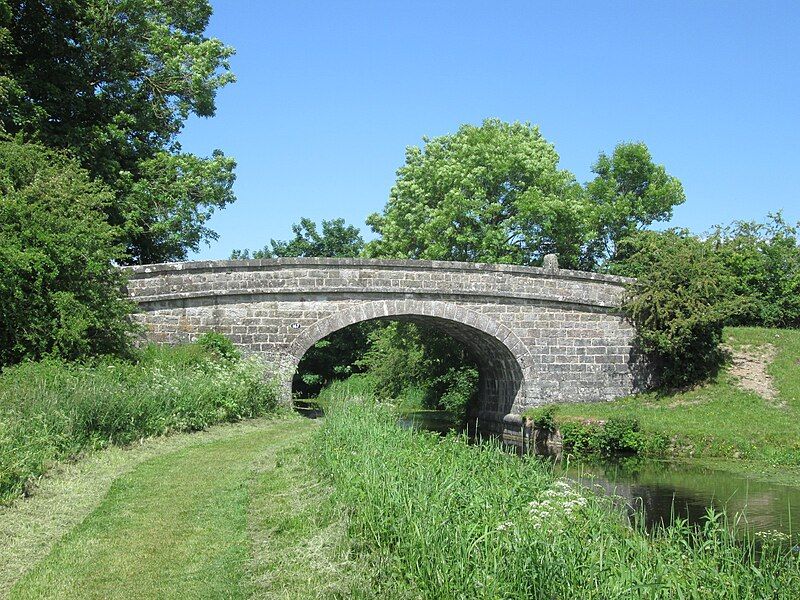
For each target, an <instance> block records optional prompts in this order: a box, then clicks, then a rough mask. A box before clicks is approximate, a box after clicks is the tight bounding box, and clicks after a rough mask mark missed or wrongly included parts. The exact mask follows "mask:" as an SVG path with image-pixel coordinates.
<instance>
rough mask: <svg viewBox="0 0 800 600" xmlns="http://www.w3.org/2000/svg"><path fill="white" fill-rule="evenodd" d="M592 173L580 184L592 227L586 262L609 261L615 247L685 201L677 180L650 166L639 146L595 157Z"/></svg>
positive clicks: (645, 151) (621, 147) (647, 155)
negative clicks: (584, 186)
mask: <svg viewBox="0 0 800 600" xmlns="http://www.w3.org/2000/svg"><path fill="white" fill-rule="evenodd" d="M592 171H593V172H594V173H595V174H596V175H597V176H596V177H595V179H594V180H593V181H591V182H589V183H588V184H587V185H586V191H587V193H588V196H589V200H590V201H591V204H592V206H593V211H592V212H593V214H594V219H595V223H596V229H595V232H594V237H593V239H592V240H591V242H590V243H589V247H588V250H587V252H588V254H589V257H588V262H589V263H594V264H598V263H600V262H603V261H604V260H608V259H613V258H614V254H615V252H616V247H617V244H618V243H619V242H620V240H622V239H623V238H625V237H628V236H630V235H631V234H632V233H634V232H636V231H638V230H641V229H642V228H644V227H647V226H648V225H650V224H652V223H653V222H655V221H665V220H668V219H670V218H671V217H672V209H673V207H675V206H676V205H678V204H682V203H683V202H684V201H685V200H686V196H685V195H684V193H683V186H682V185H681V182H680V181H678V180H677V179H676V178H675V177H672V176H671V175H669V174H668V173H667V171H666V169H665V168H664V167H663V166H662V165H656V164H655V163H653V160H652V157H651V156H650V151H649V150H648V149H647V146H646V145H644V144H643V143H641V142H634V143H627V144H619V145H618V146H617V147H616V148H615V149H614V152H613V154H612V155H611V156H608V155H606V154H604V153H601V154H600V156H599V158H598V159H597V162H596V163H595V164H594V166H593V167H592Z"/></svg>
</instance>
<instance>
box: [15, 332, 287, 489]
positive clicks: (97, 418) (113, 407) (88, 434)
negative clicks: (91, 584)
mask: <svg viewBox="0 0 800 600" xmlns="http://www.w3.org/2000/svg"><path fill="white" fill-rule="evenodd" d="M276 399H277V390H276V387H275V385H274V384H273V383H272V382H271V381H270V380H268V378H267V367H266V365H265V364H263V363H261V362H260V361H258V360H256V359H246V360H230V359H226V358H223V357H220V356H218V355H217V354H216V353H215V352H213V351H212V350H209V349H206V348H203V347H201V346H199V345H189V346H185V347H180V348H166V347H155V346H152V347H148V348H146V349H144V350H142V351H141V352H140V355H139V357H138V360H137V361H136V362H133V363H130V362H121V361H108V362H101V363H98V364H93V365H79V364H67V363H63V362H58V361H43V362H38V363H25V364H21V365H18V366H16V367H13V368H8V369H5V370H4V371H3V372H2V374H0V503H3V502H8V501H11V500H13V499H14V498H17V497H19V496H20V495H21V494H23V493H24V492H25V490H26V486H27V485H29V483H30V482H31V481H32V480H35V478H37V477H39V476H40V475H41V474H42V473H44V472H45V471H46V469H47V468H48V466H50V465H51V464H53V462H54V461H57V460H62V459H65V458H69V457H71V456H75V455H78V454H80V453H81V452H84V451H87V450H93V449H97V448H102V447H106V446H108V445H111V444H128V443H130V442H132V441H134V440H138V439H140V438H143V437H149V436H157V435H163V434H166V433H170V432H175V431H197V430H200V429H203V428H205V427H207V426H209V425H211V424H213V423H219V422H225V421H236V420H239V419H243V418H250V417H256V416H259V415H264V414H267V413H269V412H272V411H273V410H274V409H275V407H276Z"/></svg>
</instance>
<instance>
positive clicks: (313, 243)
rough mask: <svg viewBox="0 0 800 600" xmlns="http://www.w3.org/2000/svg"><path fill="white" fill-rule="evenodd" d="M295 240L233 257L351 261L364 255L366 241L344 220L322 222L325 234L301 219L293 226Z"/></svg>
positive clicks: (239, 253)
mask: <svg viewBox="0 0 800 600" xmlns="http://www.w3.org/2000/svg"><path fill="white" fill-rule="evenodd" d="M292 231H293V232H294V238H292V239H291V240H287V241H280V240H270V243H269V245H267V246H264V247H263V248H262V249H261V250H256V251H254V252H253V253H252V255H251V254H250V250H248V249H246V248H245V249H244V250H234V251H233V252H232V253H231V258H232V259H234V260H237V259H247V258H275V257H280V256H323V257H339V258H349V257H355V256H358V255H359V254H361V251H362V250H363V249H364V239H363V238H362V237H361V232H360V231H359V230H358V228H357V227H355V226H354V225H347V224H346V223H345V220H344V219H332V220H330V221H326V220H325V219H323V220H322V232H320V231H319V230H318V228H317V224H316V223H314V221H312V220H311V219H308V218H305V217H304V218H302V219H300V222H299V223H295V224H294V225H292Z"/></svg>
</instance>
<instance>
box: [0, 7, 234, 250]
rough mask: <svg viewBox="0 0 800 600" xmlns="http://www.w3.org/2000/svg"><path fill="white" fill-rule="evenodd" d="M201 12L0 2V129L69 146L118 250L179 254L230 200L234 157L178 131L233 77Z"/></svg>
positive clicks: (204, 236) (207, 235) (202, 235)
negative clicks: (97, 191)
mask: <svg viewBox="0 0 800 600" xmlns="http://www.w3.org/2000/svg"><path fill="white" fill-rule="evenodd" d="M210 15H211V7H210V4H209V2H208V1H207V0H177V1H174V2H164V1H162V0H57V1H56V0H26V1H24V2H22V1H11V0H0V131H5V132H7V133H10V134H17V133H22V134H24V136H25V137H26V138H27V139H30V140H35V141H37V142H40V143H42V144H44V145H46V146H49V147H52V148H59V149H69V150H70V152H72V153H73V155H74V156H75V157H76V158H78V160H79V161H80V162H81V164H82V165H83V166H84V168H86V169H87V170H88V171H89V172H90V174H91V175H92V176H93V177H95V178H98V179H99V180H101V181H103V182H105V183H106V184H107V185H108V186H109V187H110V188H111V190H112V191H113V196H112V197H111V199H110V200H109V201H108V202H106V203H105V205H104V209H103V210H104V211H105V212H106V214H107V215H108V217H109V219H110V222H111V223H112V224H113V225H115V226H117V227H118V228H117V229H115V230H114V231H115V233H116V234H117V235H119V240H120V241H121V242H122V243H123V244H124V246H125V249H126V251H127V256H126V257H123V258H124V260H127V261H133V262H143V263H147V262H158V261H165V260H180V259H184V258H185V257H186V254H187V251H188V250H196V249H198V247H199V244H200V243H201V242H202V241H205V240H211V239H215V237H216V235H215V233H214V232H213V231H212V230H210V229H209V228H208V227H207V221H208V219H209V217H210V216H211V214H212V213H213V212H214V210H215V209H218V208H222V207H224V206H225V205H226V204H228V203H229V202H232V201H233V199H234V196H233V192H232V184H233V179H234V175H233V169H234V166H235V163H234V161H233V160H232V159H230V158H227V157H225V156H224V155H223V154H222V153H221V152H219V151H215V152H214V154H213V155H212V156H211V157H209V158H202V157H198V156H195V155H193V154H189V153H184V152H182V151H181V147H180V144H179V143H178V142H177V140H176V136H177V135H178V133H179V132H180V131H181V129H182V127H183V124H184V122H185V121H186V119H187V118H188V117H189V116H190V115H196V116H201V117H209V116H212V115H213V114H214V112H215V96H216V92H217V90H218V89H219V88H221V87H222V86H224V85H226V84H227V83H230V82H232V81H233V80H234V77H233V75H232V73H231V72H230V65H229V62H228V61H229V58H230V57H231V55H232V54H233V50H232V48H230V47H229V46H226V45H224V44H223V43H222V42H220V41H219V40H217V39H214V38H208V37H206V36H205V35H204V31H205V29H206V26H207V25H208V20H209V17H210Z"/></svg>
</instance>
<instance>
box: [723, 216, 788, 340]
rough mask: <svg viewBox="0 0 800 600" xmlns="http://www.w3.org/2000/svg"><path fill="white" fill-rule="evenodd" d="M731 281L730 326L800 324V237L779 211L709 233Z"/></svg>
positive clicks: (785, 325) (784, 325) (783, 325)
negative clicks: (761, 220)
mask: <svg viewBox="0 0 800 600" xmlns="http://www.w3.org/2000/svg"><path fill="white" fill-rule="evenodd" d="M710 243H711V244H712V245H713V247H714V251H715V252H716V253H717V254H718V255H719V257H720V259H721V261H722V263H723V264H724V266H725V269H726V271H727V272H728V274H729V276H730V278H731V281H732V290H731V293H732V295H733V296H734V297H735V298H736V303H735V310H734V311H733V313H732V314H731V316H730V318H729V321H728V323H729V324H731V325H763V326H765V327H800V237H798V233H797V228H796V227H792V226H790V225H789V224H787V223H786V222H785V221H784V220H783V217H782V216H781V214H780V213H777V214H770V215H768V221H767V222H766V223H756V222H753V221H736V222H734V223H733V224H732V225H729V226H727V227H721V226H720V227H716V228H715V230H714V232H713V233H712V235H711V237H710Z"/></svg>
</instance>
